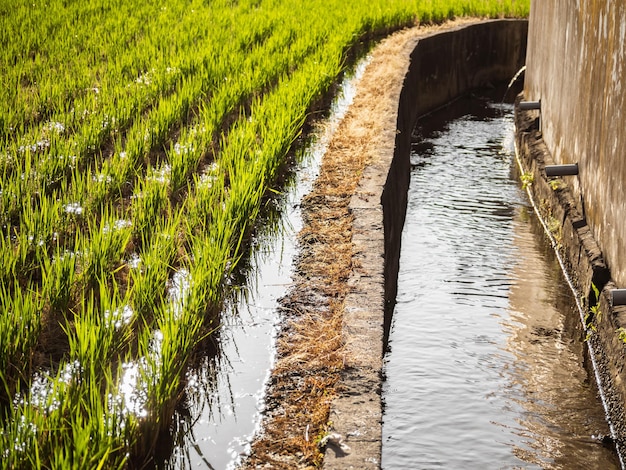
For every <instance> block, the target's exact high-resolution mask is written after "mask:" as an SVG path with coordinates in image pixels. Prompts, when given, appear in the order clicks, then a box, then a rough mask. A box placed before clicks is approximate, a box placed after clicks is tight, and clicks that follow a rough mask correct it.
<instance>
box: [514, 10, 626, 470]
mask: <svg viewBox="0 0 626 470" xmlns="http://www.w3.org/2000/svg"><path fill="white" fill-rule="evenodd" d="M625 44H626V2H624V1H621V0H620V1H615V0H600V1H595V2H585V1H576V2H572V1H569V0H541V1H538V0H534V1H533V2H532V6H531V14H530V19H529V33H528V51H527V58H526V73H525V84H524V93H523V99H524V100H526V101H540V104H541V109H540V110H536V111H523V110H520V109H519V108H518V109H517V112H516V126H517V130H518V133H517V136H516V138H517V147H518V149H519V152H520V157H521V161H522V165H523V170H522V171H524V172H526V173H527V174H528V176H527V177H526V180H527V181H529V180H531V179H532V185H531V190H532V191H531V192H532V194H533V195H534V197H535V200H536V202H537V206H538V208H539V211H540V212H541V214H542V218H543V220H544V221H545V222H546V224H547V226H548V227H549V229H550V230H551V231H552V235H553V236H554V240H555V244H556V248H557V249H558V251H559V253H560V254H561V256H562V259H563V261H564V264H565V265H566V269H567V271H568V272H569V273H570V275H571V278H572V282H573V284H574V287H575V289H576V290H577V292H578V293H579V297H580V298H581V299H582V305H581V310H582V312H583V314H584V315H586V322H587V323H588V327H589V329H588V333H589V345H590V349H591V355H595V358H593V361H592V362H595V365H596V367H595V371H596V376H597V377H596V378H597V379H598V381H599V382H600V384H601V388H602V391H601V394H602V395H603V399H604V403H605V407H606V408H607V413H608V418H609V423H610V424H611V426H612V440H613V441H614V442H615V444H616V447H617V450H618V453H619V454H620V458H621V459H622V464H623V463H624V460H625V457H624V456H625V455H626V451H625V449H624V448H625V447H626V429H625V426H624V417H625V416H624V403H626V371H625V370H624V365H625V364H626V345H625V344H624V342H623V340H622V339H621V338H620V332H621V331H626V330H621V329H622V328H625V327H626V307H624V306H615V305H613V304H612V301H611V292H612V291H613V290H614V289H616V288H618V287H619V288H624V287H626V218H625V217H626V201H625V200H624V196H625V194H626V193H625V186H626V125H625V123H624V119H626V48H625V46H624V45H625ZM571 163H577V164H578V167H579V174H578V175H577V176H564V177H560V178H549V177H547V176H546V172H545V165H554V164H571ZM596 289H598V290H600V291H601V294H600V296H599V298H597V296H596V293H595V290H596ZM590 359H592V358H591V357H590Z"/></svg>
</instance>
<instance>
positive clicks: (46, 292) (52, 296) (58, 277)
mask: <svg viewBox="0 0 626 470" xmlns="http://www.w3.org/2000/svg"><path fill="white" fill-rule="evenodd" d="M42 265H43V268H42V289H41V292H42V296H43V298H44V299H45V300H46V302H47V304H48V308H49V309H50V311H52V312H59V313H60V312H65V311H67V310H68V308H69V307H70V305H71V302H72V299H73V298H74V296H75V295H76V283H77V257H76V254H75V253H73V252H71V251H67V250H65V249H63V248H62V247H61V246H60V245H59V244H57V245H56V247H55V250H54V252H53V253H52V256H47V257H44V258H43V260H42Z"/></svg>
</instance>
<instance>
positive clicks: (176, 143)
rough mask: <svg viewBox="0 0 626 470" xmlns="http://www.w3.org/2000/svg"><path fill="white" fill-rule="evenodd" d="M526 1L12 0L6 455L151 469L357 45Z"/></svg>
mask: <svg viewBox="0 0 626 470" xmlns="http://www.w3.org/2000/svg"><path fill="white" fill-rule="evenodd" d="M529 3H530V0H519V1H515V0H466V1H463V0H440V1H437V0H423V1H420V0H370V1H367V2H363V1H362V0H341V1H338V0H324V1H322V0H308V1H302V0H239V1H237V0H203V1H201V0H168V1H164V0H159V1H156V0H143V1H141V2H139V1H136V0H92V1H90V2H83V1H78V0H48V1H41V0H31V1H30V2H23V1H18V0H3V1H1V2H0V43H1V44H0V185H1V186H0V228H1V230H2V237H1V238H0V263H1V265H2V270H1V271H0V427H1V430H0V461H1V462H2V467H3V468H55V469H56V468H63V469H68V468H80V469H84V468H97V469H100V468H106V469H115V468H136V467H144V466H146V465H153V464H152V463H149V462H150V456H151V455H152V454H153V453H154V451H155V446H156V445H157V442H159V439H160V438H161V437H162V436H163V435H164V434H165V435H168V434H172V433H174V432H175V431H173V430H172V429H173V427H172V417H173V415H174V411H175V409H176V407H177V406H180V404H181V400H182V398H183V395H184V388H185V385H186V376H187V371H188V370H189V368H190V367H193V363H194V359H195V358H197V357H198V356H201V355H203V354H205V352H206V350H207V349H209V348H210V347H211V346H210V343H211V336H212V335H213V334H215V332H216V331H217V330H218V329H219V325H220V312H221V310H222V305H223V303H224V301H225V299H226V298H227V297H228V295H229V290H230V289H232V285H233V281H232V279H233V277H234V273H235V272H236V270H237V267H238V263H239V261H240V260H241V259H242V257H245V255H246V250H247V246H248V241H249V239H250V236H251V234H252V233H253V231H254V228H255V226H256V225H257V224H259V223H261V222H262V221H260V220H259V219H260V217H259V216H260V214H261V213H262V210H263V206H264V204H265V203H266V201H267V200H268V197H270V196H271V195H272V194H274V193H276V192H278V191H280V181H281V175H282V174H283V173H284V171H285V169H286V167H287V161H288V156H289V154H290V150H291V149H292V147H293V145H294V142H296V139H297V138H298V137H299V136H300V134H301V133H302V131H303V125H304V124H305V123H306V121H307V119H308V118H309V117H310V116H311V114H312V113H314V112H316V111H319V110H320V109H321V107H320V103H323V102H324V99H323V98H325V97H328V94H329V90H331V88H332V85H333V84H334V83H336V82H337V80H338V77H340V76H341V73H342V71H343V70H344V68H345V67H346V66H348V65H350V61H351V58H353V57H354V51H355V50H357V46H360V45H362V44H363V43H366V44H368V43H369V41H371V40H373V39H375V38H379V37H382V36H383V35H384V34H387V33H388V32H390V31H393V30H397V29H400V28H402V27H405V26H412V25H415V23H416V22H422V23H423V22H439V21H442V20H445V19H447V18H451V17H455V16H462V15H473V16H490V17H502V16H526V15H527V14H528V10H529ZM171 437H172V439H176V436H171Z"/></svg>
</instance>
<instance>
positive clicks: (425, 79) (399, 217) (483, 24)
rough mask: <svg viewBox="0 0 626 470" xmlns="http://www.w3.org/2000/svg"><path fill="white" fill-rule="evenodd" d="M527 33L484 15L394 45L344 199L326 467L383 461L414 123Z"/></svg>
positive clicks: (499, 63) (519, 55) (487, 76)
mask: <svg viewBox="0 0 626 470" xmlns="http://www.w3.org/2000/svg"><path fill="white" fill-rule="evenodd" d="M526 34H527V22H526V21H525V20H496V21H480V22H476V23H472V24H466V25H463V26H459V27H454V28H452V29H448V30H444V31H438V32H434V33H429V34H428V35H426V36H424V37H420V38H418V39H415V38H412V39H409V40H408V41H407V47H405V48H404V49H402V50H401V51H400V52H399V54H401V55H402V57H400V59H401V60H404V61H405V63H406V65H405V66H404V67H403V68H402V71H401V74H400V78H399V79H398V80H396V81H395V82H393V86H388V87H387V88H386V89H385V92H384V93H383V96H382V97H381V99H383V100H388V101H390V102H392V103H394V106H397V113H395V115H393V116H392V117H390V119H389V122H386V123H385V125H384V128H385V136H386V138H385V139H383V142H384V143H383V144H380V143H375V144H374V145H377V147H376V148H373V149H367V151H368V152H370V153H372V154H374V155H375V158H373V159H372V161H371V163H370V164H369V166H368V167H367V168H366V169H365V171H364V173H363V176H362V178H361V181H360V183H359V186H358V188H357V190H356V192H355V194H354V195H353V197H352V201H351V204H350V209H351V211H352V214H353V215H354V223H353V238H352V241H353V244H354V253H355V254H354V257H353V266H354V268H353V272H352V275H351V278H350V280H349V283H350V285H351V286H352V291H351V293H350V294H349V295H348V296H347V298H346V301H345V315H344V323H343V336H344V341H345V343H346V353H345V370H344V372H343V377H342V383H341V386H340V389H339V396H338V397H337V398H336V399H335V400H334V402H333V405H332V409H331V417H330V421H331V433H335V434H336V435H335V436H334V438H333V439H331V440H329V443H328V445H327V447H326V453H325V457H324V468H326V469H349V468H354V469H377V468H380V464H381V451H382V402H381V389H382V382H383V377H382V359H383V351H384V347H385V346H384V341H385V338H386V334H387V333H386V332H387V330H388V327H389V322H390V320H391V317H390V315H391V312H392V308H393V304H394V302H395V297H396V292H397V276H398V267H399V260H400V248H401V246H400V243H401V235H402V228H403V225H404V219H405V213H406V205H407V190H408V185H409V180H410V158H409V154H410V143H411V133H412V130H413V128H414V127H415V123H416V121H417V119H418V117H419V116H423V115H425V114H427V113H429V112H431V111H433V110H435V109H436V108H438V107H440V106H442V105H445V104H446V103H449V102H450V101H452V100H454V99H455V98H456V97H459V96H461V95H463V94H464V93H466V92H468V91H470V90H471V89H473V88H478V87H483V86H487V85H489V84H491V83H497V82H503V81H509V80H510V79H511V77H513V76H514V75H515V73H516V72H517V71H518V70H519V68H520V67H521V66H522V65H523V63H524V59H525V54H526ZM383 60H384V58H383ZM390 60H391V59H390ZM372 65H373V64H372ZM367 73H368V72H367V71H366V74H367ZM402 77H403V78H402ZM392 114H393V113H392ZM359 144H360V143H359ZM355 147H358V145H356V144H355ZM416 256H419V254H418V253H416Z"/></svg>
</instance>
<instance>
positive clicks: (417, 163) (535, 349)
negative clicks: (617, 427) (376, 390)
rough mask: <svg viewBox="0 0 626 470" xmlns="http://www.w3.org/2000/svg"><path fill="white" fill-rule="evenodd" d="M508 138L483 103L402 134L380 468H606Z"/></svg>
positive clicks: (551, 264) (546, 252)
mask: <svg viewBox="0 0 626 470" xmlns="http://www.w3.org/2000/svg"><path fill="white" fill-rule="evenodd" d="M495 96H496V97H498V96H499V97H500V98H501V97H502V96H503V95H502V92H498V93H497V94H495ZM513 131H514V125H513V116H512V106H511V105H509V104H502V103H499V100H496V101H495V102H494V101H492V100H491V99H490V98H489V96H487V95H480V96H476V95H474V96H472V97H467V98H464V99H462V100H459V101H457V102H456V103H454V104H453V105H452V106H449V107H447V108H445V109H443V110H440V111H439V112H437V113H436V114H433V115H431V116H428V117H427V118H426V119H423V120H421V121H420V122H419V123H418V126H417V127H416V129H415V132H414V144H413V151H412V155H411V163H412V174H411V186H410V190H409V202H408V209H407V217H406V223H405V227H404V232H403V238H402V254H401V259H400V273H399V279H398V296H397V303H396V305H395V309H394V312H393V319H392V323H391V329H390V334H389V344H388V348H387V352H386V356H385V366H384V367H385V369H384V372H385V383H384V388H383V401H384V414H383V422H384V423H383V455H382V467H383V468H384V469H389V470H391V469H408V468H410V469H433V468H445V469H453V468H454V469H456V468H480V469H491V468H493V469H500V468H550V469H576V468H598V469H599V468H602V469H611V468H620V467H619V461H618V460H617V457H616V456H615V453H614V451H613V450H612V449H611V448H609V447H607V446H604V445H603V444H602V438H603V436H606V435H607V434H609V429H608V425H607V423H606V419H605V415H604V411H603V408H602V405H601V402H600V399H599V397H598V391H597V388H596V386H595V381H594V378H593V373H592V371H590V370H588V368H587V359H586V357H587V355H586V349H585V348H586V345H585V344H584V333H583V330H582V328H581V325H580V320H579V315H578V312H577V310H576V304H575V300H574V298H573V296H572V293H571V291H570V290H569V287H568V286H567V284H566V282H565V280H564V278H563V276H562V273H561V270H560V267H559V264H558V262H557V261H556V259H555V257H554V254H553V252H552V249H551V247H550V245H549V244H548V243H547V242H546V240H545V239H544V235H543V232H542V229H541V226H540V224H539V222H538V221H537V220H536V219H535V216H534V213H533V211H532V208H531V207H530V206H529V203H528V201H527V199H526V197H525V193H524V192H523V190H522V188H521V187H520V185H519V184H518V183H517V178H516V176H515V171H516V167H515V158H514V143H513Z"/></svg>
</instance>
